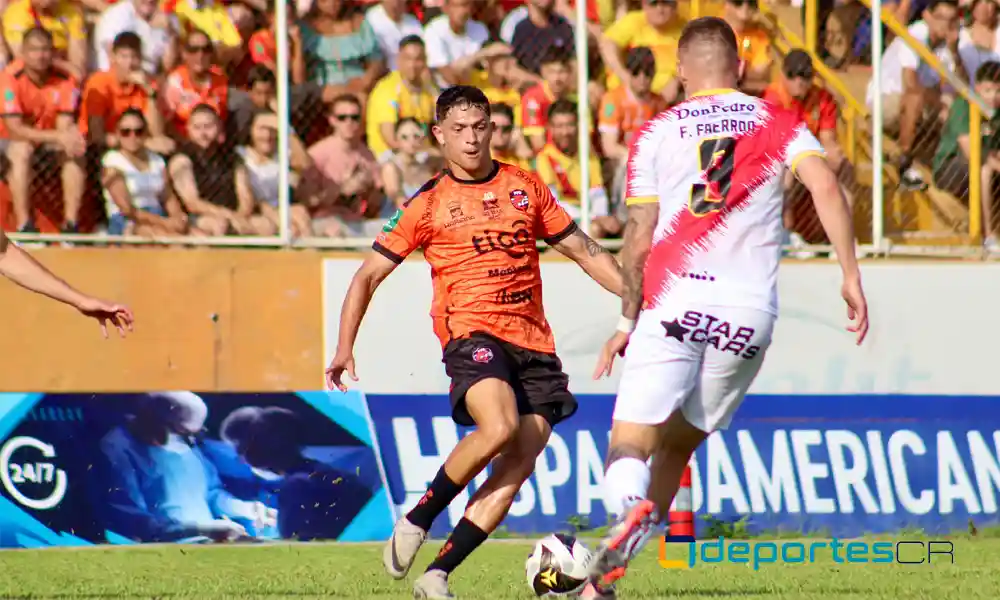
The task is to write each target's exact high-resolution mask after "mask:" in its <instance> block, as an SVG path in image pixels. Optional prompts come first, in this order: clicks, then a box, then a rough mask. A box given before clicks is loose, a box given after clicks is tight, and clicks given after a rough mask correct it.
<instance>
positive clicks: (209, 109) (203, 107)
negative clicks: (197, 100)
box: [188, 103, 221, 119]
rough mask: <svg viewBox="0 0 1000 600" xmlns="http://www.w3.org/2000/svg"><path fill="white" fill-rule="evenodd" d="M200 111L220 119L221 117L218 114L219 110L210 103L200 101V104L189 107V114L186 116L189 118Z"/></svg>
mask: <svg viewBox="0 0 1000 600" xmlns="http://www.w3.org/2000/svg"><path fill="white" fill-rule="evenodd" d="M202 113H206V114H211V115H212V116H214V117H215V118H216V119H220V118H221V116H220V115H219V111H217V110H215V107H214V106H212V105H211V104H205V103H201V104H199V105H197V106H195V107H194V108H192V109H191V116H190V117H188V118H189V119H193V118H194V117H195V115H200V114H202Z"/></svg>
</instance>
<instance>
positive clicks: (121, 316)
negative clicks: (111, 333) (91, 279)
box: [0, 231, 132, 337]
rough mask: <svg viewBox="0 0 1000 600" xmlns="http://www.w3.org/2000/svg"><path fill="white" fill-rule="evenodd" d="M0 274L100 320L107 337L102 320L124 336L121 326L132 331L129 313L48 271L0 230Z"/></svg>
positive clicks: (122, 307) (117, 305)
mask: <svg viewBox="0 0 1000 600" xmlns="http://www.w3.org/2000/svg"><path fill="white" fill-rule="evenodd" d="M0 275H3V276H4V277H6V278H7V279H9V280H11V281H13V282H14V283H16V284H17V285H19V286H21V287H23V288H25V289H26V290H30V291H32V292H35V293H36V294H42V295H43V296H48V297H49V298H52V299H53V300H58V301H59V302H62V303H63V304H68V305H70V306H72V307H73V308H75V309H77V310H78V311H80V312H81V313H83V314H84V315H86V316H88V317H93V318H95V319H97V320H98V321H99V322H100V323H101V331H102V332H103V333H104V336H105V337H107V335H108V333H107V327H106V322H107V321H111V323H112V324H113V325H114V326H115V327H116V328H117V329H118V332H119V333H120V334H121V335H122V336H124V335H125V329H126V328H127V329H128V330H129V331H131V330H132V312H131V311H130V310H129V309H128V308H126V307H124V306H122V305H119V304H113V303H110V302H105V301H103V300H98V299H97V298H93V297H91V296H88V295H86V294H84V293H83V292H80V291H79V290H77V289H76V288H74V287H73V286H71V285H70V284H68V283H66V282H65V281H63V280H62V279H60V278H59V277H57V276H56V275H55V274H54V273H53V272H52V271H49V270H48V269H46V268H45V266H44V265H42V263H40V262H38V261H37V260H35V259H34V257H32V256H31V255H30V254H28V253H27V252H25V251H24V250H22V249H20V248H18V247H17V245H16V244H14V243H12V242H11V241H10V239H9V238H8V237H7V236H6V234H4V233H3V232H2V231H0Z"/></svg>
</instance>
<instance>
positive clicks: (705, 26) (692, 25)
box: [677, 17, 738, 53]
mask: <svg viewBox="0 0 1000 600" xmlns="http://www.w3.org/2000/svg"><path fill="white" fill-rule="evenodd" d="M702 41H716V42H721V43H722V44H725V45H726V48H728V49H729V50H731V51H732V52H733V53H736V52H738V46H737V44H736V33H735V32H733V28H732V27H730V26H729V23H726V22H725V21H724V20H722V19H720V18H719V17H700V18H697V19H695V20H693V21H689V22H688V24H687V25H685V26H684V30H683V31H682V32H681V39H680V41H679V42H677V49H678V51H683V50H684V49H686V48H687V47H688V46H690V45H691V44H693V43H695V42H702Z"/></svg>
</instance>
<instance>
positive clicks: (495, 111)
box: [490, 102, 514, 123]
mask: <svg viewBox="0 0 1000 600" xmlns="http://www.w3.org/2000/svg"><path fill="white" fill-rule="evenodd" d="M490 114H492V115H500V116H503V117H507V118H508V119H510V122H511V123H513V122H514V109H513V108H511V107H510V105H509V104H504V103H503V102H497V103H495V104H490Z"/></svg>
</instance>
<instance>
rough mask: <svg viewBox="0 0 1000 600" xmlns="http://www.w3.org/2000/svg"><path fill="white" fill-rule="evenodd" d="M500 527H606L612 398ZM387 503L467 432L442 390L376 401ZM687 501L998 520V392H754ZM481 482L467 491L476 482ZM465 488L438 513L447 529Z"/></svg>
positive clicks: (760, 510) (601, 399) (771, 514)
mask: <svg viewBox="0 0 1000 600" xmlns="http://www.w3.org/2000/svg"><path fill="white" fill-rule="evenodd" d="M578 399H579V401H580V409H579V411H578V412H577V413H576V414H575V415H574V416H573V417H572V418H570V419H568V420H566V421H564V422H563V423H560V424H559V425H558V426H557V427H556V429H555V432H554V434H553V437H552V440H551V441H550V443H549V446H548V447H547V448H546V450H545V454H544V455H543V456H542V457H540V458H539V460H538V461H537V462H536V471H535V473H534V474H533V475H532V476H531V479H530V480H529V481H528V482H527V484H526V485H525V486H524V487H522V489H521V491H520V493H519V494H518V497H517V499H516V500H515V503H514V506H513V507H512V509H511V513H510V515H509V516H508V518H507V519H506V520H505V521H504V526H505V527H507V529H508V530H510V531H516V532H522V533H546V532H551V531H559V530H565V529H567V528H569V527H570V526H571V525H579V524H581V523H586V524H588V525H589V526H600V525H603V524H605V523H606V522H607V519H608V516H607V513H606V511H605V508H604V503H603V500H602V498H603V490H602V489H601V482H602V481H603V468H604V457H605V455H606V453H607V448H608V430H609V428H610V424H611V414H612V408H613V403H614V397H613V396H601V395H581V396H579V397H578ZM368 403H369V409H370V411H371V414H372V418H373V420H374V422H375V428H376V432H377V434H378V438H379V445H380V448H381V451H382V458H383V463H384V465H385V469H386V476H387V480H388V483H389V489H390V491H391V494H392V499H393V502H394V503H395V504H396V505H398V506H399V507H400V508H401V509H404V510H405V509H408V508H409V507H411V506H412V505H413V504H414V503H415V502H416V501H417V500H418V499H419V498H420V495H421V494H423V492H424V489H425V488H426V486H427V484H428V483H429V482H430V480H431V479H432V478H433V477H434V474H435V473H436V472H437V469H438V468H439V467H440V466H441V464H442V462H443V461H444V458H445V457H446V456H447V454H448V452H449V451H450V450H451V448H453V447H454V445H455V444H456V443H457V442H458V440H459V439H460V438H461V436H463V435H465V433H466V432H467V431H468V429H467V428H463V427H458V426H456V425H455V423H454V422H453V421H452V420H451V416H450V405H449V403H448V400H447V398H446V397H445V396H395V395H369V396H368ZM694 467H695V468H694V469H693V471H694V472H693V479H694V483H693V485H692V496H693V500H694V505H695V512H696V527H699V528H701V529H702V530H704V528H705V521H704V517H706V516H711V517H712V518H716V519H719V520H721V521H725V522H735V521H737V520H740V519H746V520H747V523H748V526H749V528H750V530H751V531H776V530H785V531H793V532H794V531H803V532H827V533H828V534H829V535H834V536H839V537H848V536H858V535H862V534H864V533H867V532H892V531H899V530H901V529H907V528H920V529H923V530H925V531H927V532H934V533H950V532H953V531H964V530H966V529H967V527H968V524H969V521H970V520H971V521H972V522H974V523H975V524H977V525H978V526H984V525H996V524H1000V515H998V509H997V505H998V497H1000V398H995V397H960V396H750V397H748V398H747V400H746V401H745V402H744V404H743V406H742V407H741V408H740V411H739V412H738V413H737V416H736V419H735V420H734V422H733V423H732V425H731V426H730V428H729V429H728V430H727V431H725V432H720V433H716V434H714V435H712V436H710V437H709V439H708V441H707V443H706V444H703V445H702V447H701V448H700V449H699V450H698V451H697V453H696V456H695V464H694ZM482 481H483V478H482V477H480V478H478V480H477V481H476V482H473V484H471V485H470V490H474V489H475V488H476V487H477V486H478V485H481V483H482ZM468 497H469V496H468V493H466V494H463V495H462V496H460V497H459V498H458V499H456V501H455V502H454V503H453V504H452V505H451V506H450V507H449V510H448V512H447V513H446V514H445V515H442V516H441V517H439V518H438V520H437V521H435V523H434V526H433V528H432V530H431V533H432V534H433V535H434V536H437V537H441V536H444V535H447V533H448V531H449V530H450V528H451V527H452V526H454V524H455V523H456V522H457V521H458V519H460V518H461V514H462V510H463V509H464V507H465V503H466V502H467V500H468Z"/></svg>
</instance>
